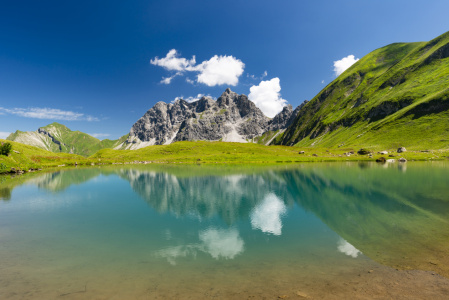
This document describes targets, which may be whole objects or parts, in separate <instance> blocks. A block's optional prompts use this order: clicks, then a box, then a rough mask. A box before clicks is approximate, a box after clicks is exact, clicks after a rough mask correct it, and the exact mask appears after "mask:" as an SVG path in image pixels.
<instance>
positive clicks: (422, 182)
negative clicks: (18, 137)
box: [0, 163, 449, 299]
mask: <svg viewBox="0 0 449 300" xmlns="http://www.w3.org/2000/svg"><path fill="white" fill-rule="evenodd" d="M448 175H449V164H447V163H433V164H429V163H427V164H421V163H416V164H409V165H407V166H405V165H401V166H398V165H390V166H380V165H374V164H372V165H369V164H336V163H334V164H305V165H300V166H281V167H273V168H260V167H249V168H243V167H236V168H226V167H208V166H198V167H173V166H154V167H147V166H142V167H104V168H92V169H73V170H66V171H59V172H56V173H45V174H33V175H32V176H28V178H27V180H21V181H20V183H19V181H17V183H15V182H14V181H8V182H6V183H3V185H1V187H2V188H1V189H0V191H1V192H0V197H2V199H3V201H0V257H1V260H0V284H1V286H2V288H1V289H0V298H5V299H6V298H47V299H51V298H60V297H64V298H66V299H67V298H73V299H78V298H80V299H89V298H98V299H124V298H142V299H152V298H158V297H160V298H161V299H163V298H192V299H195V298H196V299H197V298H214V297H215V298H223V297H225V298H232V297H235V298H242V296H245V297H246V296H248V295H254V296H255V297H258V296H259V297H260V296H262V295H284V294H286V295H287V294H289V293H294V292H295V291H296V292H297V291H307V293H312V292H313V288H314V284H315V283H316V282H324V283H326V282H328V283H329V282H334V281H338V280H341V279H342V278H344V279H345V280H350V279H351V278H352V277H354V276H357V274H359V273H360V272H366V270H371V269H373V268H381V267H383V266H389V267H395V268H400V269H421V270H433V271H437V272H438V273H440V274H442V275H445V276H448V275H449V272H448V267H447V266H448V265H449V264H448V263H449V261H448V260H447V257H448V256H449V251H448V250H449V221H448V220H449V218H448V217H449V176H448Z"/></svg>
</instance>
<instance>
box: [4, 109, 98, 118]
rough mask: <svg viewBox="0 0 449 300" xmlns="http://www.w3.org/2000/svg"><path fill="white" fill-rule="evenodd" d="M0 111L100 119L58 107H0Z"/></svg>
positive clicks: (23, 114) (31, 115)
mask: <svg viewBox="0 0 449 300" xmlns="http://www.w3.org/2000/svg"><path fill="white" fill-rule="evenodd" d="M0 112H4V113H7V114H10V115H16V116H20V117H24V118H34V119H51V120H65V121H98V118H96V117H92V116H88V115H85V114H82V113H77V112H73V111H65V110H60V109H57V108H40V107H29V108H18V107H16V108H11V109H9V108H4V107H0Z"/></svg>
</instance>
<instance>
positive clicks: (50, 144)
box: [7, 122, 127, 156]
mask: <svg viewBox="0 0 449 300" xmlns="http://www.w3.org/2000/svg"><path fill="white" fill-rule="evenodd" d="M126 137H127V136H124V137H121V138H120V139H118V140H108V139H106V140H101V141H100V140H99V139H97V138H95V137H93V136H91V135H89V134H87V133H83V132H80V131H72V130H70V129H69V128H67V127H66V126H65V125H62V124H59V123H56V122H54V123H51V124H49V125H47V126H44V127H40V128H38V129H37V130H36V131H25V132H24V131H19V130H17V131H16V132H14V133H12V134H10V135H9V136H8V137H7V140H10V141H14V142H19V143H22V144H27V145H31V146H35V147H38V148H41V149H44V150H47V151H51V152H64V153H73V154H79V155H83V156H89V155H92V154H94V153H95V152H97V151H98V150H100V149H104V148H113V147H116V146H117V145H118V144H120V143H121V142H123V140H124V139H125V138H126Z"/></svg>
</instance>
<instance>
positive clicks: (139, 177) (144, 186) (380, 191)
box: [0, 162, 449, 276]
mask: <svg viewBox="0 0 449 300" xmlns="http://www.w3.org/2000/svg"><path fill="white" fill-rule="evenodd" d="M386 166H387V167H385V166H380V165H374V164H363V165H357V164H338V163H334V164H305V165H300V166H290V167H278V168H273V169H270V168H266V169H260V170H258V169H257V168H256V169H255V170H254V169H247V170H243V171H236V172H234V173H233V171H229V170H227V172H222V171H221V169H220V168H219V167H214V168H212V167H211V168H209V169H208V168H207V167H187V168H184V169H183V168H181V167H180V168H167V170H161V168H160V167H158V168H156V169H154V168H152V167H104V168H93V169H80V170H67V171H60V172H56V173H47V174H40V175H34V176H32V177H30V179H29V181H27V182H26V184H36V185H37V186H39V187H40V188H44V189H48V190H51V191H53V192H58V191H63V190H64V189H67V188H69V187H70V186H71V185H73V184H83V182H86V181H92V180H97V178H100V177H99V176H119V177H120V178H122V179H124V180H126V181H129V183H130V186H131V187H132V190H133V191H134V192H135V193H136V194H138V195H139V196H140V197H141V198H142V199H143V200H144V201H146V202H147V203H148V205H149V206H151V208H153V209H154V210H155V211H157V212H159V213H161V214H171V215H174V216H175V217H176V218H195V219H198V220H207V219H211V218H217V217H218V218H220V219H221V220H222V221H223V222H224V223H225V224H224V226H221V227H220V226H211V227H208V228H206V229H204V228H203V229H200V230H198V232H197V234H196V236H195V237H194V241H191V242H189V243H187V244H174V245H173V244H172V245H171V246H168V247H165V248H163V249H160V250H159V251H157V253H156V255H157V256H159V257H163V258H166V259H167V261H168V262H170V263H171V264H176V262H177V259H179V258H182V257H189V256H192V257H195V256H196V255H198V254H205V255H209V256H210V257H212V258H214V259H234V258H236V257H238V256H239V255H241V254H242V253H243V252H244V251H245V241H244V239H243V238H242V234H241V232H239V227H238V226H234V225H235V224H237V223H238V222H246V223H248V224H249V225H250V226H251V228H252V229H253V230H256V231H259V232H261V233H263V234H266V235H269V236H280V235H282V234H283V218H285V216H287V215H288V212H289V210H291V209H292V208H293V207H295V206H297V207H300V208H301V209H303V210H304V211H306V212H311V213H313V214H314V215H315V216H317V217H318V218H319V219H321V221H322V222H323V223H325V224H326V225H327V226H328V227H329V228H330V229H332V230H333V231H335V232H336V233H337V234H338V235H339V236H340V237H341V238H340V240H339V242H338V244H336V245H335V251H339V252H341V253H344V254H345V255H347V256H349V257H353V258H356V257H358V256H359V255H360V254H361V253H363V254H364V255H366V256H368V257H370V258H371V259H373V260H376V261H378V262H380V263H383V264H386V265H389V266H393V267H398V268H405V269H411V268H413V269H423V270H434V271H437V272H439V273H440V274H442V275H445V276H449V267H448V266H449V259H448V257H449V255H448V254H449V253H448V249H449V221H448V220H449V199H448V196H447V195H449V179H448V178H449V164H448V163H444V162H442V163H433V164H429V163H427V164H424V163H422V164H421V163H416V164H409V165H408V167H407V169H405V167H404V166H401V167H395V166H389V165H386ZM199 171H201V172H199ZM222 173H224V174H222ZM216 174H222V175H216ZM13 188H14V186H13V185H11V184H9V186H7V187H5V186H0V190H1V191H2V192H1V194H2V195H4V198H5V199H9V198H11V196H10V194H11V190H12V189H13ZM170 235H171V233H170V232H169V231H167V237H168V238H167V239H170Z"/></svg>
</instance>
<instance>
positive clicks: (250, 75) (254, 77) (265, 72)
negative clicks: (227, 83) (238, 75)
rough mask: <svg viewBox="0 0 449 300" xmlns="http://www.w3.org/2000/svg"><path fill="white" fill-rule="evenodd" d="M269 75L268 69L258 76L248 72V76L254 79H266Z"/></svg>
mask: <svg viewBox="0 0 449 300" xmlns="http://www.w3.org/2000/svg"><path fill="white" fill-rule="evenodd" d="M267 76H268V72H267V71H264V72H263V74H262V75H260V77H257V76H256V75H252V74H246V77H248V78H251V79H254V80H262V79H264V78H265V77H267Z"/></svg>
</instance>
